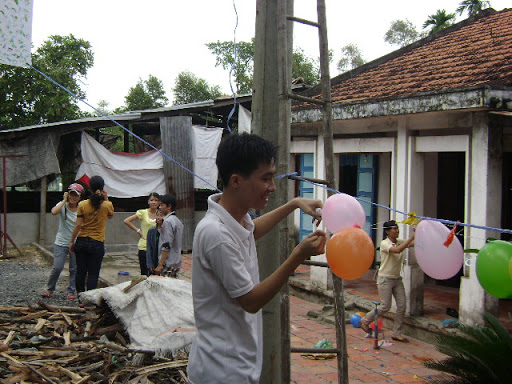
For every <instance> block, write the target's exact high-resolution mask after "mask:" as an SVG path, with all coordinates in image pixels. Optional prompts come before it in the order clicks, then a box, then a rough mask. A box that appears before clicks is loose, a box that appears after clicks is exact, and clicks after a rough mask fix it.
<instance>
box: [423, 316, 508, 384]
mask: <svg viewBox="0 0 512 384" xmlns="http://www.w3.org/2000/svg"><path fill="white" fill-rule="evenodd" d="M483 318H484V320H485V322H486V327H476V326H468V325H459V330H460V331H461V333H462V335H461V336H457V335H453V334H440V335H438V336H436V341H435V344H436V348H437V349H438V350H439V351H440V352H442V353H444V354H445V355H448V356H449V357H448V358H446V359H444V360H441V361H435V360H430V361H427V362H425V363H424V364H425V366H426V367H427V368H430V369H435V370H437V371H440V372H444V373H447V374H449V375H450V376H449V375H443V376H442V377H436V378H434V379H433V380H431V383H434V384H475V383H486V384H505V383H510V378H511V377H512V364H510V358H511V356H512V335H510V334H509V333H508V331H507V330H506V329H505V327H504V326H503V325H502V324H501V323H500V322H499V320H498V319H497V318H495V317H494V316H492V315H491V314H488V313H486V314H484V315H483Z"/></svg>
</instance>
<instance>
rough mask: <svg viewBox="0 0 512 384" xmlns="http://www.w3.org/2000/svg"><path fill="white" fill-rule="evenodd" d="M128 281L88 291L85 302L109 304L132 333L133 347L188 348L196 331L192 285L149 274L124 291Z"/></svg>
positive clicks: (83, 295) (128, 283)
mask: <svg viewBox="0 0 512 384" xmlns="http://www.w3.org/2000/svg"><path fill="white" fill-rule="evenodd" d="M128 285H130V282H129V281H126V282H124V283H121V284H118V285H114V286H112V287H107V288H99V289H94V290H91V291H85V292H82V293H81V294H80V299H81V300H83V301H84V302H85V303H95V304H98V305H99V304H100V303H101V301H102V300H105V302H106V303H107V304H108V306H109V307H110V308H111V310H112V312H113V313H114V315H115V316H117V317H118V318H119V320H120V321H121V323H122V324H123V326H124V327H125V329H126V331H127V332H128V334H129V336H130V341H131V344H130V347H132V348H137V349H148V350H154V351H163V352H171V353H172V352H175V351H177V350H180V349H185V350H188V349H189V348H190V345H191V343H192V340H193V338H194V337H195V332H180V331H178V332H176V331H174V330H176V329H177V328H184V329H192V328H195V323H194V307H193V304H192V285H191V284H190V283H189V282H187V281H183V280H178V279H172V278H168V277H159V276H150V277H149V278H147V279H146V280H144V281H142V282H140V283H139V284H137V285H135V286H134V287H132V288H131V289H130V290H129V291H128V292H126V293H124V292H123V289H124V288H125V287H127V286H128Z"/></svg>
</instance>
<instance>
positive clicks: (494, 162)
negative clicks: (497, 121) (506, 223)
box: [459, 112, 503, 325]
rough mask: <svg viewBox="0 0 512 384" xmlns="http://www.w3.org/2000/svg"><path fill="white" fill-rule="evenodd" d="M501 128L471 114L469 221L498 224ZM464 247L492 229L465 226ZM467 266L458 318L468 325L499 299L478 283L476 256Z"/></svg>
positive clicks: (479, 241) (476, 243)
mask: <svg viewBox="0 0 512 384" xmlns="http://www.w3.org/2000/svg"><path fill="white" fill-rule="evenodd" d="M502 133H503V132H502V129H500V128H499V127H491V126H490V125H489V120H488V115H487V113H486V112H475V113H474V114H473V128H472V138H471V148H470V155H469V156H468V157H469V159H470V164H469V167H470V183H469V187H470V190H469V193H468V200H469V201H468V206H469V209H470V211H469V214H468V215H467V217H468V218H469V222H470V223H473V224H478V225H485V226H491V227H499V226H500V223H501V184H502V181H501V169H502V162H503V152H502V144H501V139H502ZM467 234H468V241H467V245H466V246H467V247H469V248H477V249H480V248H481V247H482V246H484V244H485V240H486V239H487V238H488V237H496V235H497V234H496V233H495V232H489V231H485V230H481V229H475V228H468V229H467ZM470 257H471V258H470V260H469V263H470V265H469V267H467V266H466V268H465V271H464V272H465V276H464V277H462V278H461V285H460V302H459V315H460V317H459V320H460V321H461V322H462V323H464V324H468V325H477V324H480V325H481V324H483V321H482V313H483V312H490V313H492V314H495V315H497V312H498V299H496V298H495V297H493V296H491V295H489V294H488V293H486V292H485V291H484V290H483V288H482V287H481V286H480V284H479V282H478V279H477V276H476V272H475V261H476V256H475V255H474V254H471V256H470Z"/></svg>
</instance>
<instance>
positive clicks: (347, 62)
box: [338, 43, 366, 72]
mask: <svg viewBox="0 0 512 384" xmlns="http://www.w3.org/2000/svg"><path fill="white" fill-rule="evenodd" d="M364 63H366V60H365V59H364V58H363V55H362V53H361V51H360V50H359V47H358V46H357V44H352V43H351V44H347V45H345V46H344V47H342V48H341V59H340V60H339V61H338V70H339V71H340V72H345V71H347V70H351V69H354V68H357V67H360V66H361V65H363V64H364Z"/></svg>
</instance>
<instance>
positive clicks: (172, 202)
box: [160, 194, 176, 211]
mask: <svg viewBox="0 0 512 384" xmlns="http://www.w3.org/2000/svg"><path fill="white" fill-rule="evenodd" d="M160 203H161V204H165V205H169V206H170V207H171V209H172V210H173V211H175V210H176V198H175V197H174V196H173V195H170V194H166V195H160Z"/></svg>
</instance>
